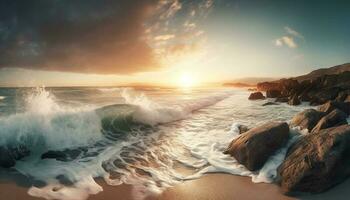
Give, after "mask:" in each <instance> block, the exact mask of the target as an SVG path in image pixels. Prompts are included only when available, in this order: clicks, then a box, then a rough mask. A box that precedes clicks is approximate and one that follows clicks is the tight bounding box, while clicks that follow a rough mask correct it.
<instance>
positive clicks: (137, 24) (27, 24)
mask: <svg viewBox="0 0 350 200" xmlns="http://www.w3.org/2000/svg"><path fill="white" fill-rule="evenodd" d="M0 2H1V3H0V68H5V67H20V68H28V69H42V70H54V71H69V72H83V73H103V74H108V73H124V74H125V73H133V72H139V71H147V70H152V69H156V68H158V67H159V66H158V64H157V62H156V61H155V56H154V53H153V51H152V49H151V48H150V47H149V46H148V45H147V43H146V42H145V41H144V40H142V36H143V34H144V29H145V28H144V26H143V24H144V22H145V20H146V19H147V17H148V16H149V14H151V12H152V9H154V8H155V7H156V5H157V3H158V1H157V0H30V1H29V0H0Z"/></svg>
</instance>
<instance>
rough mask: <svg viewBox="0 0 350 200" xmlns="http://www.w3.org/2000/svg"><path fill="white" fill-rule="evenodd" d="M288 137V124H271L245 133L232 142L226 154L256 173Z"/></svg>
mask: <svg viewBox="0 0 350 200" xmlns="http://www.w3.org/2000/svg"><path fill="white" fill-rule="evenodd" d="M288 137H289V127H288V124H287V123H285V122H269V123H266V124H264V125H262V126H259V127H256V128H253V129H250V130H249V131H247V132H245V133H243V134H242V135H241V136H240V137H238V138H237V139H235V140H233V141H232V142H231V144H230V145H229V147H228V149H227V150H226V151H225V152H224V153H225V154H230V155H231V156H233V157H235V158H236V160H237V161H238V162H239V163H241V164H243V165H244V166H245V167H246V168H247V169H249V170H251V171H255V170H258V169H260V168H261V167H262V166H263V165H264V164H265V162H266V161H267V159H268V158H269V157H270V156H271V155H272V154H273V153H275V151H276V150H278V149H279V148H281V147H282V146H283V145H284V144H285V143H286V142H287V140H288Z"/></svg>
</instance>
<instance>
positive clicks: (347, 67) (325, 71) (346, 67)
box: [293, 63, 350, 81]
mask: <svg viewBox="0 0 350 200" xmlns="http://www.w3.org/2000/svg"><path fill="white" fill-rule="evenodd" d="M346 71H350V63H345V64H342V65H337V66H334V67H330V68H321V69H317V70H314V71H312V72H310V73H308V74H306V75H302V76H297V77H294V78H293V79H296V80H298V81H303V80H312V79H316V78H318V77H321V76H324V75H332V74H340V73H343V72H346Z"/></svg>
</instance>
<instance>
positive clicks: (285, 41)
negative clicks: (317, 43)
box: [275, 36, 298, 48]
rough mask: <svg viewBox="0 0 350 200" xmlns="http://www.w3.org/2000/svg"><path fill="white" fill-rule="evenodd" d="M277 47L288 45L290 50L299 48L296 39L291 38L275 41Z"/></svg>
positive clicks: (286, 37) (285, 37)
mask: <svg viewBox="0 0 350 200" xmlns="http://www.w3.org/2000/svg"><path fill="white" fill-rule="evenodd" d="M275 45H276V46H283V45H287V46H288V47H289V48H297V47H298V45H297V44H296V43H295V41H294V39H293V38H292V37H289V36H283V37H281V38H278V39H276V40H275Z"/></svg>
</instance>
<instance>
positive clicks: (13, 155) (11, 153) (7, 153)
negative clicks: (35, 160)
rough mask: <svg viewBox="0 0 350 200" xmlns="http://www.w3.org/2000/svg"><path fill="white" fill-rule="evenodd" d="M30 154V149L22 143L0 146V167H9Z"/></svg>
mask: <svg viewBox="0 0 350 200" xmlns="http://www.w3.org/2000/svg"><path fill="white" fill-rule="evenodd" d="M29 154H30V151H29V150H28V149H27V148H26V147H25V146H22V145H19V146H0V167H3V168H10V167H13V166H15V165H16V161H17V160H20V159H22V158H24V157H26V156H28V155H29Z"/></svg>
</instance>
